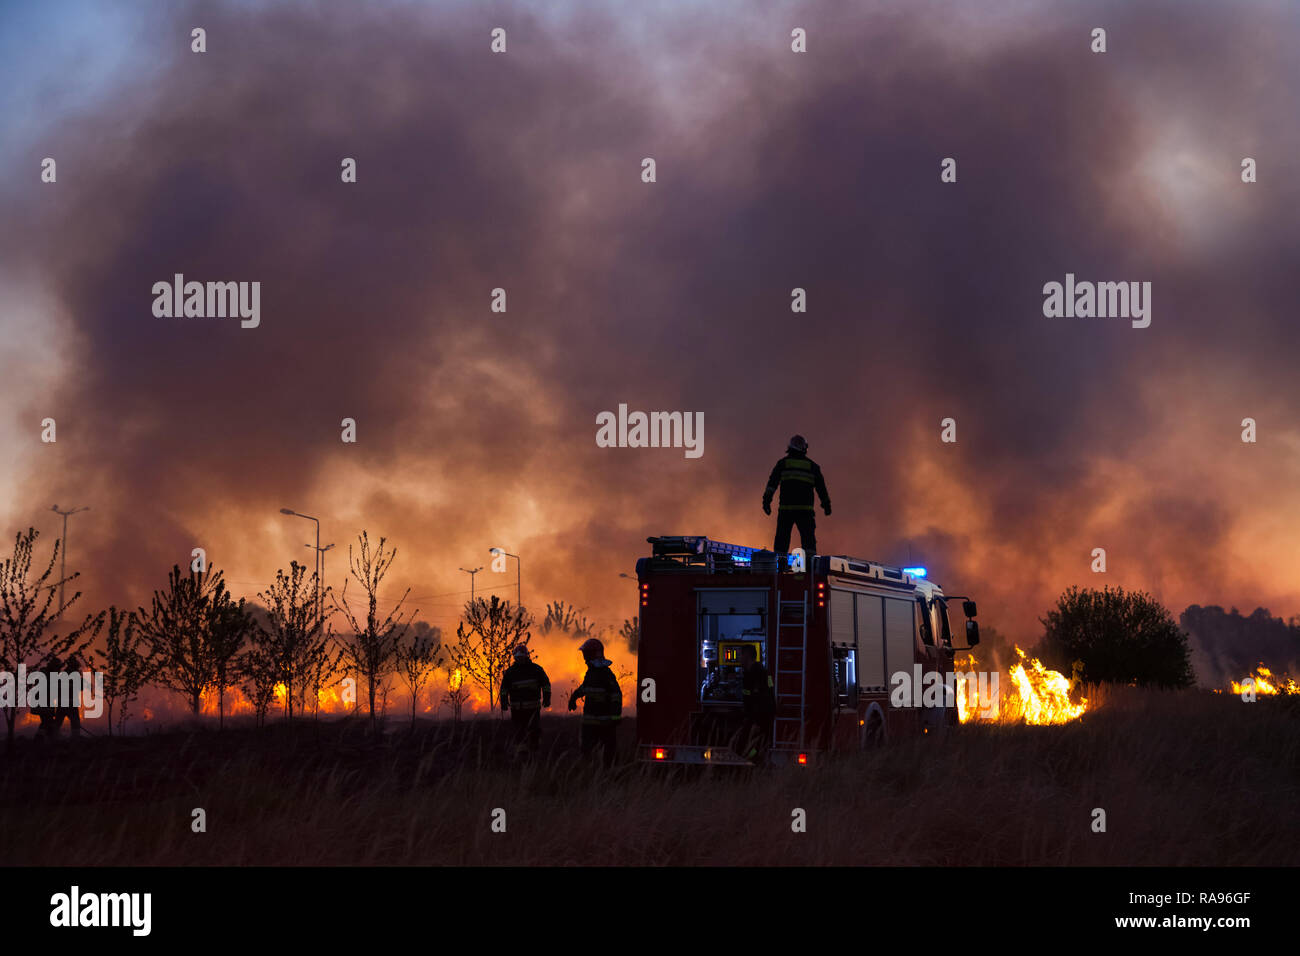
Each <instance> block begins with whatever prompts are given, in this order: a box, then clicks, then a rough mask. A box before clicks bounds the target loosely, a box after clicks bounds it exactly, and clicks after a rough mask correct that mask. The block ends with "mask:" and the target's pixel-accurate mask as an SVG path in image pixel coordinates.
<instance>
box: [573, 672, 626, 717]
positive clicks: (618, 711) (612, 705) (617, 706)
mask: <svg viewBox="0 0 1300 956" xmlns="http://www.w3.org/2000/svg"><path fill="white" fill-rule="evenodd" d="M610 663H611V662H610V661H607V660H604V659H603V658H597V659H594V660H589V661H587V674H586V676H585V677H583V678H582V684H581V685H580V686H579V687H578V689H577V690H575V691H574V692H573V696H572V697H570V698H569V703H570V704H572V703H574V702H575V701H577V700H578V698H580V697H581V698H582V722H583V723H584V724H605V723H611V722H613V721H616V720H620V719H621V718H622V716H623V691H622V689H621V688H620V687H619V686H618V678H616V677H615V676H614V672H613V671H611V670H610V669H609V665H610Z"/></svg>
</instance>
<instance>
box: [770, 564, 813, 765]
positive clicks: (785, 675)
mask: <svg viewBox="0 0 1300 956" xmlns="http://www.w3.org/2000/svg"><path fill="white" fill-rule="evenodd" d="M804 574H805V576H806V578H807V582H808V590H807V592H806V593H804V594H802V595H800V597H799V600H797V601H787V600H785V599H784V598H783V597H782V593H781V574H780V571H779V570H778V572H777V575H776V577H775V582H774V585H773V586H774V588H775V590H776V668H775V676H774V678H773V683H774V684H775V685H776V687H775V688H774V690H775V692H776V693H775V696H776V720H775V722H774V725H773V729H772V748H773V749H774V750H793V749H803V747H804V744H805V741H804V737H805V734H806V730H807V723H808V721H807V710H806V704H807V694H808V673H807V667H806V662H807V659H808V617H809V614H810V612H811V609H812V581H813V574H812V569H811V568H808V569H807V570H805V571H804ZM796 684H797V686H798V690H797V691H796V690H795V689H794V686H795V685H796ZM791 710H793V711H794V712H795V713H796V714H797V715H798V716H791V715H790V711H791Z"/></svg>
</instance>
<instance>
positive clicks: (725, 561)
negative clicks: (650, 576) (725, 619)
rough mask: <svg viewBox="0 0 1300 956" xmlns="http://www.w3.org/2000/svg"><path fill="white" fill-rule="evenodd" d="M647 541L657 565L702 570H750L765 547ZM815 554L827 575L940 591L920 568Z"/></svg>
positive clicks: (664, 538) (692, 538)
mask: <svg viewBox="0 0 1300 956" xmlns="http://www.w3.org/2000/svg"><path fill="white" fill-rule="evenodd" d="M646 541H647V542H649V543H650V545H651V546H652V551H651V554H652V555H653V557H654V558H656V559H661V560H662V561H663V563H662V564H658V566H659V567H661V568H668V567H680V568H682V569H692V570H699V571H705V572H712V571H733V572H734V571H746V570H751V566H752V563H753V558H754V555H755V554H757V553H759V552H760V551H764V550H765V549H763V548H750V547H746V546H745V545H740V544H728V543H726V542H725V541H715V540H713V539H712V538H708V537H706V536H704V535H681V534H676V535H658V536H655V537H650V538H646ZM768 553H769V554H770V553H771V552H768ZM816 557H817V561H818V562H819V563H820V562H824V567H825V570H826V571H827V572H828V573H830V574H835V575H842V576H845V577H850V578H858V579H860V580H864V581H867V580H870V581H874V582H877V583H880V584H884V585H888V586H892V587H902V588H910V589H914V590H916V591H920V592H921V593H923V594H925V595H926V596H927V597H934V596H942V594H943V592H942V590H941V589H940V588H939V586H938V585H937V584H935V583H934V582H933V581H930V580H928V578H927V577H926V575H927V572H926V569H925V568H922V567H905V568H904V567H895V566H893V565H888V564H882V563H880V562H878V561H869V560H867V559H865V558H855V557H850V556H848V555H817V556H816ZM656 563H657V562H652V563H651V565H650V566H651V567H654V566H656ZM638 566H639V563H638Z"/></svg>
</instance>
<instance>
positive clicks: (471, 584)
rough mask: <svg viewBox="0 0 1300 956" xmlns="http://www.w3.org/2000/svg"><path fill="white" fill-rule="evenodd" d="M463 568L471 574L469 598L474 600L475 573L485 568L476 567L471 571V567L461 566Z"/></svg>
mask: <svg viewBox="0 0 1300 956" xmlns="http://www.w3.org/2000/svg"><path fill="white" fill-rule="evenodd" d="M461 570H462V571H464V572H465V573H466V574H468V575H469V599H470V600H471V601H472V600H474V575H476V574H478V573H479V572H480V571H482V570H483V569H482V568H475V569H474V570H473V571H471V570H470V569H469V568H461Z"/></svg>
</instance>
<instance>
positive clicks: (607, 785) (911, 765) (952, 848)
mask: <svg viewBox="0 0 1300 956" xmlns="http://www.w3.org/2000/svg"><path fill="white" fill-rule="evenodd" d="M1104 698H1105V699H1104V700H1103V701H1102V706H1101V708H1100V709H1099V710H1097V711H1096V712H1095V713H1091V714H1089V715H1087V716H1086V717H1085V718H1084V719H1083V720H1081V721H1078V722H1075V723H1072V724H1069V725H1066V726H1061V727H1004V726H983V727H982V726H966V727H960V728H955V729H954V730H953V731H952V732H951V733H949V734H948V735H946V736H945V737H944V738H942V739H931V738H923V739H917V740H905V741H897V742H894V743H891V744H889V745H887V746H886V747H884V748H883V749H881V750H879V751H876V752H873V753H866V754H854V755H851V756H848V757H845V758H841V759H835V760H830V761H827V762H824V763H822V764H821V765H820V766H816V767H810V768H793V767H792V768H786V769H769V770H760V771H747V770H741V771H736V770H730V771H728V770H726V769H725V768H717V769H716V770H708V771H695V772H691V773H683V772H680V771H679V772H676V773H674V772H666V768H663V767H650V768H644V767H638V766H636V765H633V764H631V763H629V762H625V763H623V764H621V765H620V766H619V767H618V768H616V769H615V770H614V771H613V772H611V773H608V774H606V773H602V772H596V771H594V770H593V769H592V768H588V767H586V766H584V765H582V764H581V762H580V761H579V760H578V754H577V752H576V740H577V733H578V723H577V721H576V720H575V719H573V718H569V717H561V716H549V715H548V717H547V719H546V721H545V724H544V728H545V730H544V734H545V735H544V739H543V749H544V751H545V753H544V757H543V759H542V760H541V761H539V762H537V763H535V764H531V765H518V764H515V763H514V762H512V760H511V759H510V756H509V747H508V744H509V725H508V723H503V722H499V721H495V720H477V721H468V722H466V723H464V724H462V725H461V726H459V727H456V726H454V725H452V724H450V723H434V724H424V725H421V726H419V727H417V729H416V730H415V731H414V732H413V733H412V732H407V731H406V730H402V731H397V732H394V733H390V734H388V735H386V736H385V737H384V738H383V739H382V740H379V741H373V740H371V739H370V738H368V737H367V735H366V732H365V727H364V724H363V722H358V721H353V720H340V721H334V722H322V723H320V724H313V723H312V722H311V721H305V722H303V723H302V724H299V725H296V726H285V725H279V726H273V727H270V728H268V729H267V730H264V731H255V730H251V729H242V730H241V729H233V730H232V729H227V730H226V731H225V732H222V733H217V732H215V731H213V730H202V731H195V732H188V733H181V732H178V733H171V734H165V735H155V736H149V737H136V738H126V739H111V740H110V739H97V740H84V741H79V742H78V743H77V744H76V745H73V744H72V743H71V742H69V741H66V740H65V741H61V742H59V743H57V744H55V745H54V746H53V747H45V748H41V747H40V746H39V745H37V744H35V742H33V741H31V740H22V741H20V742H19V743H20V747H19V749H18V751H17V752H16V754H15V755H13V756H12V757H9V758H4V759H0V819H2V820H3V826H2V827H0V863H3V864H5V865H59V864H75V865H140V864H164V865H176V864H179V865H215V864H223V865H276V864H290V865H337V866H348V865H358V864H380V865H383V864H402V865H407V864H442V865H465V864H469V865H495V864H513V865H538V864H542V865H546V864H550V865H569V864H587V865H732V866H750V865H779V864H791V865H820V864H840V865H900V864H901V865H918V864H930V865H1024V864H1033V865H1054V864H1069V865H1095V864H1126V865H1229V866H1232V865H1295V864H1297V863H1300V845H1298V844H1297V843H1296V841H1294V840H1292V839H1289V838H1288V837H1287V835H1286V823H1285V821H1287V820H1289V819H1292V818H1293V814H1294V808H1295V806H1296V803H1297V797H1300V711H1298V710H1297V708H1296V706H1295V702H1294V701H1288V700H1261V701H1259V702H1257V703H1255V704H1243V703H1242V702H1241V701H1240V700H1239V699H1237V698H1234V697H1229V696H1225V695H1212V694H1208V693H1201V692H1195V691H1188V692H1177V693H1174V692H1168V693H1161V692H1156V691H1140V690H1135V689H1129V688H1121V689H1116V690H1113V691H1111V692H1110V693H1109V694H1105V695H1104ZM623 723H624V726H623V728H622V730H621V732H620V733H621V739H622V742H623V744H624V747H625V751H626V753H625V755H624V756H625V759H626V760H627V761H630V759H631V743H632V737H633V727H632V722H631V721H624V722H623ZM196 807H201V808H203V809H204V810H206V812H207V832H206V833H201V834H196V833H193V832H192V831H191V820H192V816H191V812H192V810H193V809H194V808H196ZM498 807H499V808H502V809H504V810H505V811H506V825H507V831H506V832H505V833H493V832H492V830H491V820H492V812H493V810H494V809H495V808H498ZM1098 807H1100V808H1102V809H1104V810H1105V811H1106V817H1107V830H1106V832H1105V833H1094V832H1093V831H1092V829H1091V823H1092V818H1093V809H1094V808H1098ZM795 808H802V809H803V810H804V811H805V812H806V815H807V832H806V833H794V832H792V831H791V826H790V824H791V819H792V816H791V814H792V811H793V810H794V809H795Z"/></svg>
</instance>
